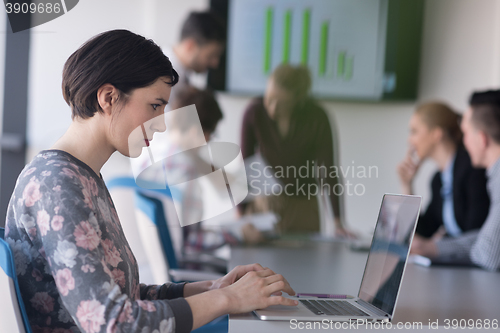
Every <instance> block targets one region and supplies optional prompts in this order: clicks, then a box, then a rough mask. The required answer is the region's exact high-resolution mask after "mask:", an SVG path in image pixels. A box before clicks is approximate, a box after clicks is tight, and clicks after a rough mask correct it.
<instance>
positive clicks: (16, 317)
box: [0, 228, 32, 333]
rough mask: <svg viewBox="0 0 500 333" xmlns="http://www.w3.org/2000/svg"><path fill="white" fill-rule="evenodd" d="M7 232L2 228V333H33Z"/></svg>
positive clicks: (0, 247)
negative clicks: (5, 234)
mask: <svg viewBox="0 0 500 333" xmlns="http://www.w3.org/2000/svg"><path fill="white" fill-rule="evenodd" d="M4 233H5V230H4V229H3V228H0V236H1V238H0V268H1V269H0V300H1V302H0V331H2V332H22V333H24V332H26V333H31V332H32V331H31V326H30V324H29V321H28V315H27V314H26V309H25V308H24V303H23V299H22V297H21V291H20V289H19V283H18V282H17V275H16V266H15V263H14V255H13V254H12V250H11V248H10V246H9V244H8V243H7V242H6V241H5V240H4Z"/></svg>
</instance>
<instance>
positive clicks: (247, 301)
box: [221, 268, 298, 313]
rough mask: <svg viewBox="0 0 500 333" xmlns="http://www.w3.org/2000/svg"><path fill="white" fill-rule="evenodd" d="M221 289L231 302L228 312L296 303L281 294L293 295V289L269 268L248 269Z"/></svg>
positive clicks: (240, 311)
mask: <svg viewBox="0 0 500 333" xmlns="http://www.w3.org/2000/svg"><path fill="white" fill-rule="evenodd" d="M221 291H223V292H224V293H225V295H226V297H227V298H228V301H229V304H231V306H230V308H229V313H243V312H249V311H253V310H256V309H264V308H267V307H268V306H271V305H279V304H280V305H288V306H295V305H297V304H298V302H297V301H295V300H292V299H289V298H285V297H283V296H281V294H282V292H283V291H284V292H286V293H287V294H289V295H295V291H294V290H293V289H292V287H290V284H289V283H288V281H287V280H286V279H285V278H284V277H283V276H282V275H281V274H276V273H274V272H273V271H272V270H271V269H269V268H266V269H264V270H260V271H250V272H248V273H246V274H245V275H244V276H243V277H241V278H240V279H239V280H238V281H236V282H235V283H233V284H231V285H230V286H228V287H227V288H224V289H222V290H221Z"/></svg>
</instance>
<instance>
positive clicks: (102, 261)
mask: <svg viewBox="0 0 500 333" xmlns="http://www.w3.org/2000/svg"><path fill="white" fill-rule="evenodd" d="M101 265H102V270H103V271H104V273H106V274H108V276H109V277H110V278H112V279H113V273H111V271H110V270H109V268H108V264H107V263H106V262H105V261H104V260H101Z"/></svg>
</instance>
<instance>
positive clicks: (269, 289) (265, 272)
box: [186, 264, 298, 329]
mask: <svg viewBox="0 0 500 333" xmlns="http://www.w3.org/2000/svg"><path fill="white" fill-rule="evenodd" d="M208 282H212V287H211V288H210V289H212V290H209V291H207V292H201V293H198V294H196V295H192V296H190V297H187V298H186V301H187V302H188V304H189V306H190V307H191V311H192V314H193V329H196V328H198V327H200V326H202V325H205V324H206V323H208V322H209V321H211V320H213V319H215V318H217V317H219V316H221V315H224V314H228V313H243V312H249V311H253V310H256V309H263V308H266V307H268V306H270V305H278V304H281V305H289V306H294V305H298V302H297V301H294V300H292V299H289V298H285V297H283V296H281V293H282V291H284V292H286V293H287V294H289V295H295V291H294V290H293V289H292V288H291V287H290V284H289V283H288V281H287V280H286V279H285V278H284V277H283V276H282V275H280V274H276V273H274V272H273V271H272V270H270V269H269V268H263V267H262V266H261V265H259V264H253V265H245V266H237V267H235V268H234V269H233V270H232V271H231V272H229V273H228V274H227V275H226V276H224V277H223V278H220V279H218V280H215V281H208ZM186 286H187V285H186ZM217 288H218V289H217Z"/></svg>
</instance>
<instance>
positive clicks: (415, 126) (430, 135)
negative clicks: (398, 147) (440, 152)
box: [408, 114, 439, 159]
mask: <svg viewBox="0 0 500 333" xmlns="http://www.w3.org/2000/svg"><path fill="white" fill-rule="evenodd" d="M436 131H438V129H437V128H434V129H430V128H429V126H428V125H427V124H426V123H425V122H424V121H423V120H422V117H421V116H420V115H418V114H413V116H412V117H411V119H410V136H409V137H408V143H409V144H410V148H411V149H413V150H414V151H415V152H416V153H417V155H418V157H419V158H420V159H425V158H427V157H429V156H430V155H431V154H432V152H433V150H434V148H435V146H436V145H437V143H438V142H439V139H438V133H437V132H436Z"/></svg>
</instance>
